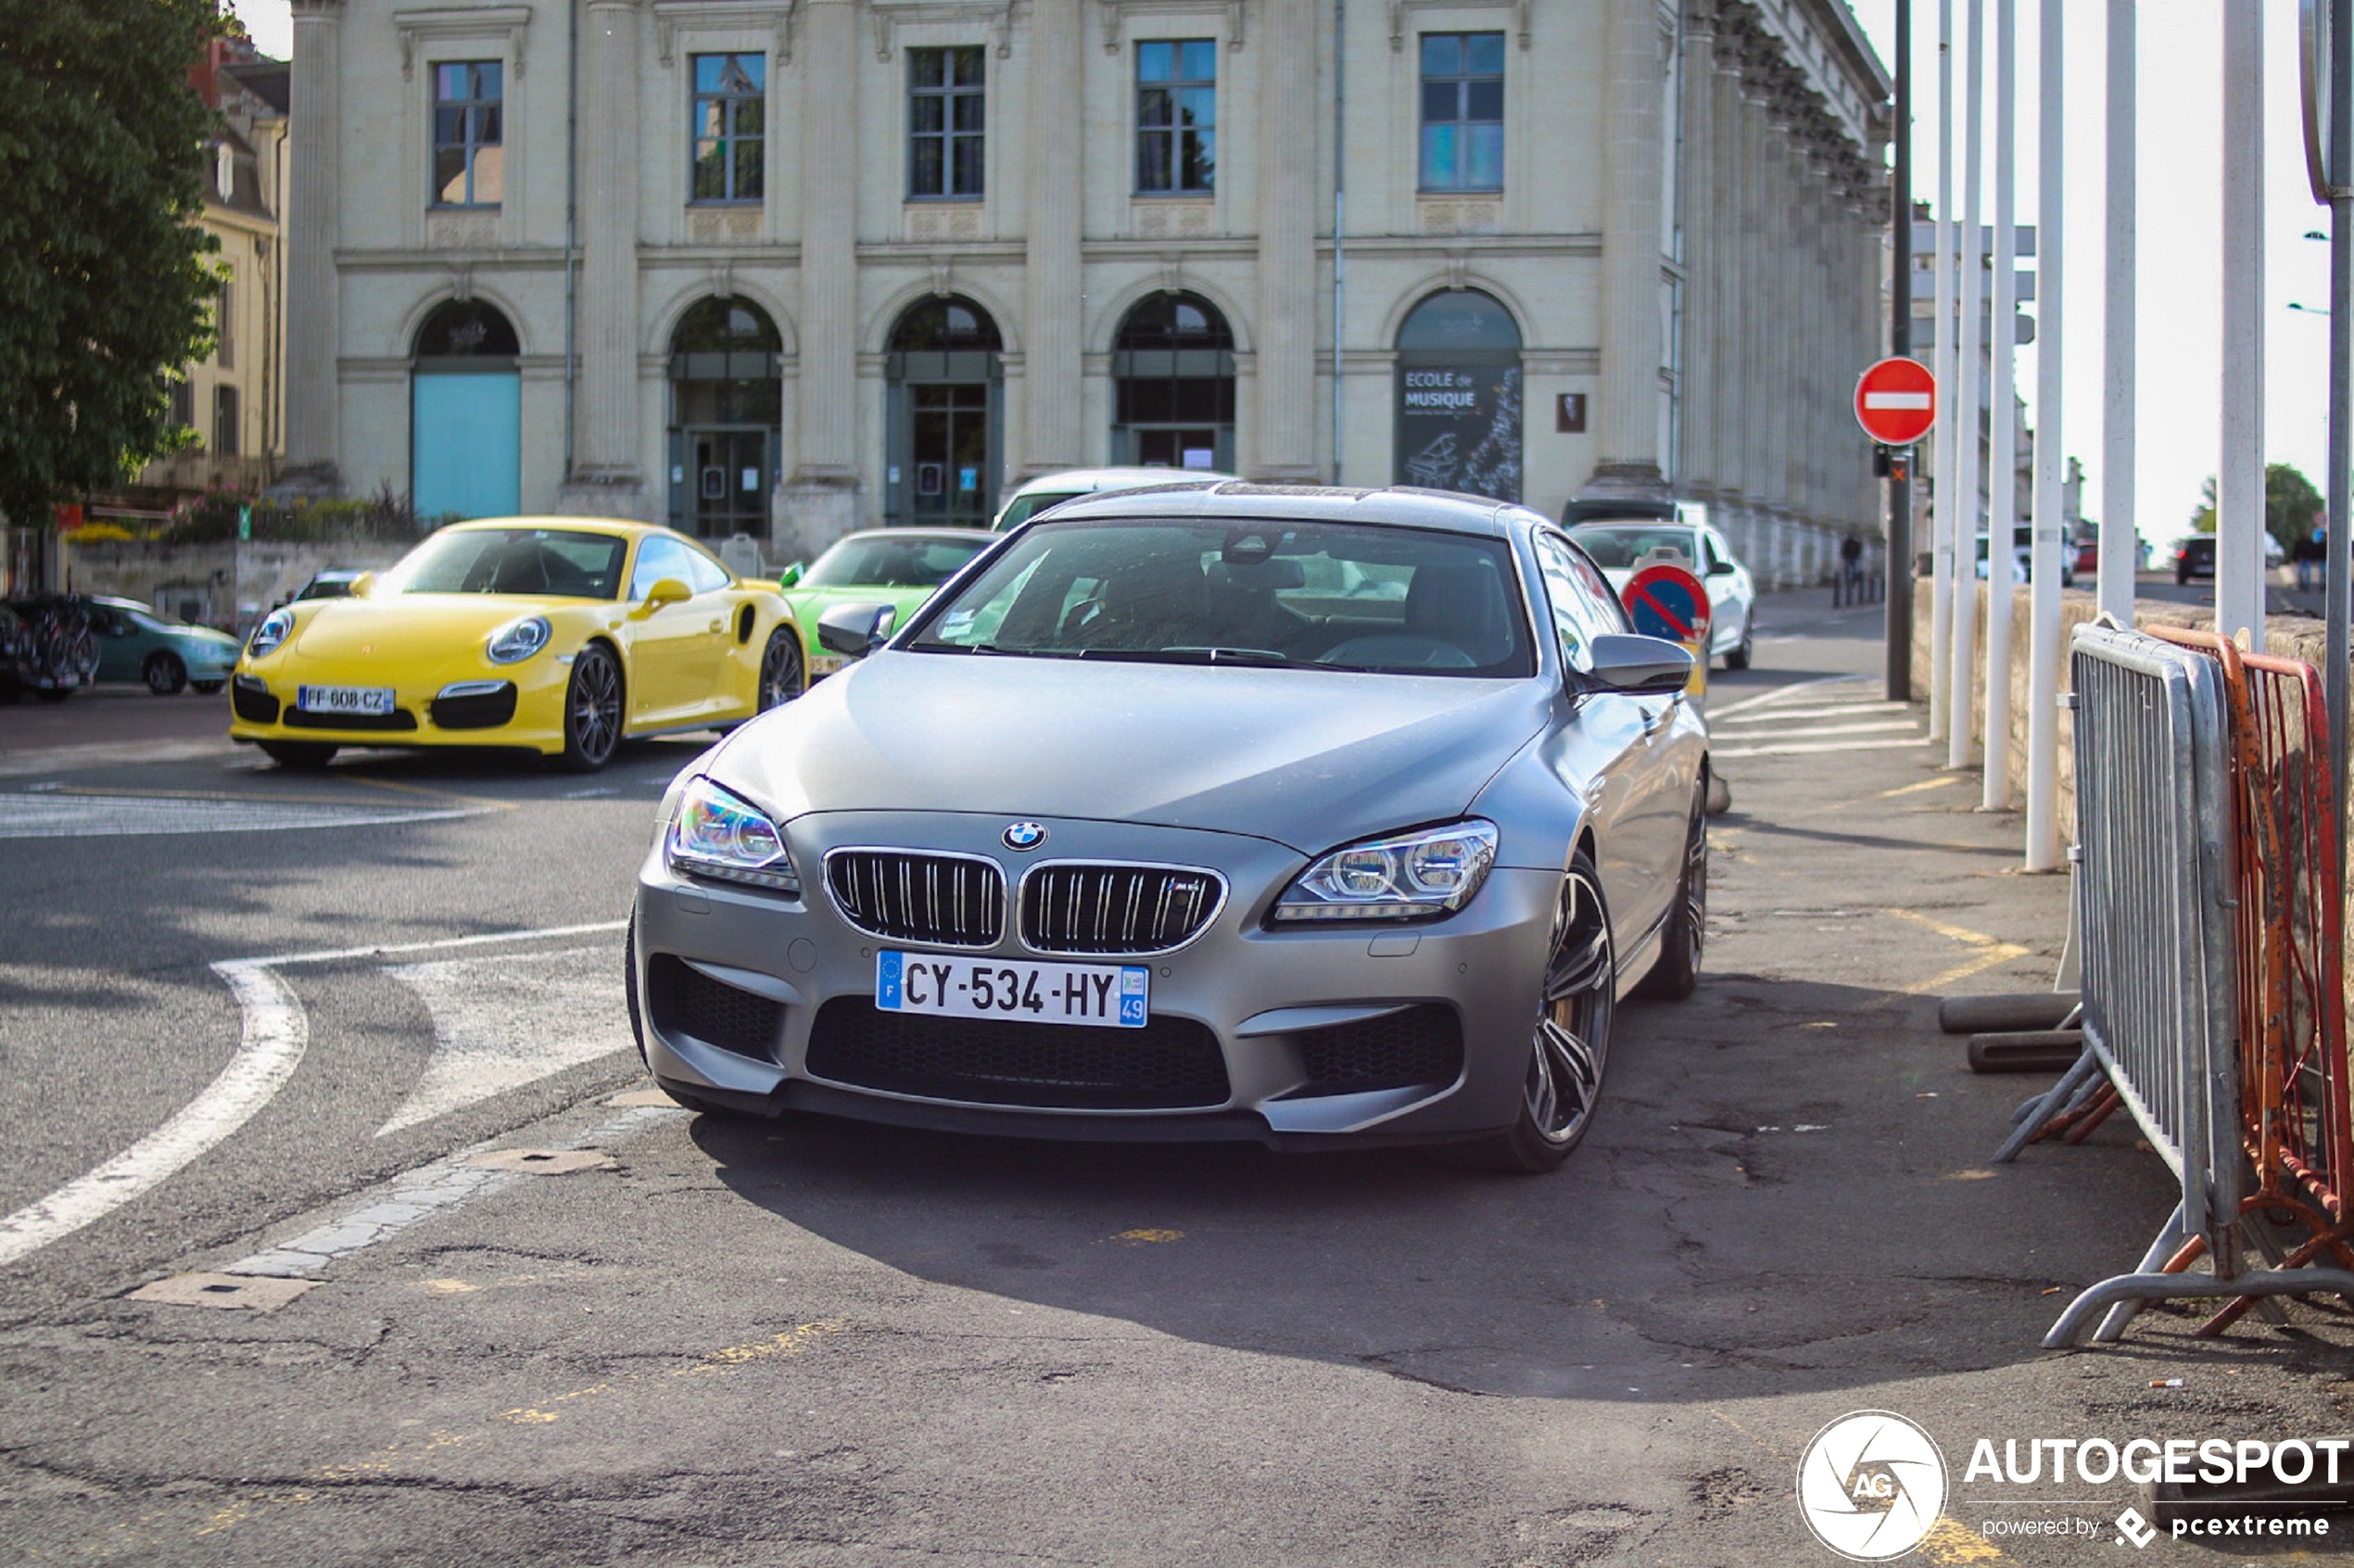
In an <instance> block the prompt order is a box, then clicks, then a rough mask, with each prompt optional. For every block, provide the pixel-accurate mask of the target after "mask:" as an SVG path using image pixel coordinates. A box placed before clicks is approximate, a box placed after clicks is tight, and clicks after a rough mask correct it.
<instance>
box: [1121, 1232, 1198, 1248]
mask: <svg viewBox="0 0 2354 1568" xmlns="http://www.w3.org/2000/svg"><path fill="white" fill-rule="evenodd" d="M1104 1239H1105V1240H1106V1241H1116V1242H1126V1243H1127V1244H1128V1245H1129V1246H1150V1245H1151V1244H1153V1243H1155V1242H1173V1241H1183V1240H1184V1239H1185V1233H1184V1232H1183V1231H1157V1230H1149V1229H1148V1230H1141V1231H1122V1232H1120V1234H1118V1235H1116V1236H1106V1237H1105V1238H1104Z"/></svg>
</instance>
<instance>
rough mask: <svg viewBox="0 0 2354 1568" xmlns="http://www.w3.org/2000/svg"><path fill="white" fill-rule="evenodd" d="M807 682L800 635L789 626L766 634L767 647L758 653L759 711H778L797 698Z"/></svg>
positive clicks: (780, 627)
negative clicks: (775, 709) (804, 674)
mask: <svg viewBox="0 0 2354 1568" xmlns="http://www.w3.org/2000/svg"><path fill="white" fill-rule="evenodd" d="M806 685H807V682H806V681H805V680H804V677H803V664H802V661H801V634H800V633H799V632H797V631H795V630H794V629H793V628H792V627H791V626H778V628H777V629H776V630H775V631H772V632H770V633H769V634H768V646H767V647H766V648H764V649H762V650H761V651H760V704H759V709H758V711H759V712H761V713H764V714H765V713H766V712H767V711H768V710H769V709H771V708H781V707H783V706H784V705H785V704H786V703H787V702H791V701H792V700H793V699H794V698H796V697H798V696H800V695H801V694H802V691H803V690H804V689H805V687H806Z"/></svg>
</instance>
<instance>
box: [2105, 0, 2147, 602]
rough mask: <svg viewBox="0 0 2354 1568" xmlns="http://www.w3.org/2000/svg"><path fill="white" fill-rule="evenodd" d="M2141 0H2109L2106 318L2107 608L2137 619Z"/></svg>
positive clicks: (2139, 555)
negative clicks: (2137, 37) (2136, 216)
mask: <svg viewBox="0 0 2354 1568" xmlns="http://www.w3.org/2000/svg"><path fill="white" fill-rule="evenodd" d="M2134 5H2135V0H2108V210H2107V257H2106V259H2105V262H2104V266H2105V270H2106V271H2107V274H2108V276H2107V282H2106V286H2105V289H2104V295H2103V297H2104V299H2105V301H2106V306H2107V312H2106V319H2105V320H2104V321H2103V322H2102V323H2101V338H2102V347H2101V354H2102V365H2101V378H2102V387H2101V543H2100V552H2101V553H2100V601H2101V609H2102V611H2103V612H2104V613H2107V614H2109V615H2113V616H2115V617H2116V618H2117V620H2118V623H2119V624H2120V625H2121V626H2132V625H2133V569H2134V568H2135V567H2136V566H2138V565H2140V564H2141V559H2142V550H2141V535H2140V530H2139V529H2138V528H2137V526H2136V525H2135V524H2134V521H2133V330H2134V329H2133V293H2134V288H2135V278H2136V273H2135V265H2136V263H2135V259H2134V251H2133V206H2134V198H2135V194H2136V193H2135V190H2134V170H2135V162H2136V154H2135V136H2136V130H2135V123H2134V114H2135V107H2134V92H2133V89H2134V80H2135V63H2134V37H2133V24H2134V15H2133V7H2134Z"/></svg>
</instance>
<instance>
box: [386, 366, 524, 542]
mask: <svg viewBox="0 0 2354 1568" xmlns="http://www.w3.org/2000/svg"><path fill="white" fill-rule="evenodd" d="M411 386H412V388H413V389H414V390H413V392H412V395H411V403H412V407H411V425H410V442H411V446H410V456H409V466H410V489H411V492H412V493H413V496H414V502H415V505H416V508H417V512H418V515H419V516H422V517H439V516H441V515H443V514H444V513H446V512H455V513H457V514H458V515H459V516H460V517H512V516H513V515H514V514H515V512H518V511H520V510H522V506H523V472H522V471H523V378H522V377H521V376H519V375H517V374H516V373H514V372H513V371H490V372H480V371H476V372H459V373H449V372H430V373H429V372H424V371H420V372H419V373H417V374H416V375H414V376H413V377H411Z"/></svg>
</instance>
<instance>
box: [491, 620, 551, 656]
mask: <svg viewBox="0 0 2354 1568" xmlns="http://www.w3.org/2000/svg"><path fill="white" fill-rule="evenodd" d="M552 635H553V633H552V632H551V629H550V627H549V626H548V617H547V616H545V615H525V617H524V618H523V619H522V620H520V621H509V622H508V623H507V624H506V625H505V626H500V628H499V629H498V630H497V631H495V632H492V633H491V634H490V662H491V663H492V664H522V663H523V662H524V661H525V659H528V658H530V657H531V656H532V655H533V654H534V653H537V652H538V651H540V650H541V649H542V648H545V647H547V646H548V639H549V638H550V637H551V636H552Z"/></svg>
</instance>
